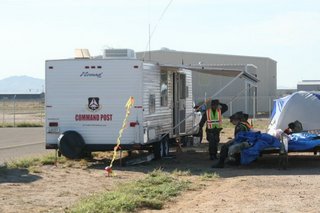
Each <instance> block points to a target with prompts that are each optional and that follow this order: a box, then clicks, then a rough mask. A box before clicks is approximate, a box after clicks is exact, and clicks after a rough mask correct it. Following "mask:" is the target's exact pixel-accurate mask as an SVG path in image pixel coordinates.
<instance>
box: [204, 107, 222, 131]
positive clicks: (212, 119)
mask: <svg viewBox="0 0 320 213" xmlns="http://www.w3.org/2000/svg"><path fill="white" fill-rule="evenodd" d="M206 113H207V128H208V129H213V128H221V124H222V116H221V110H220V109H217V110H216V113H213V111H212V109H211V108H209V109H207V111H206Z"/></svg>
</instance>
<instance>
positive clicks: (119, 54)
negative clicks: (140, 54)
mask: <svg viewBox="0 0 320 213" xmlns="http://www.w3.org/2000/svg"><path fill="white" fill-rule="evenodd" d="M103 58H125V59H128V58H136V53H135V52H134V50H131V49H105V50H103Z"/></svg>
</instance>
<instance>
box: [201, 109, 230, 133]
mask: <svg viewBox="0 0 320 213" xmlns="http://www.w3.org/2000/svg"><path fill="white" fill-rule="evenodd" d="M220 106H221V109H220V110H221V115H222V114H223V113H225V112H226V111H228V106H227V104H223V103H220ZM206 121H207V113H206V112H205V113H204V114H203V115H202V118H201V121H200V123H199V126H200V129H201V128H202V127H203V125H204V124H205V122H206Z"/></svg>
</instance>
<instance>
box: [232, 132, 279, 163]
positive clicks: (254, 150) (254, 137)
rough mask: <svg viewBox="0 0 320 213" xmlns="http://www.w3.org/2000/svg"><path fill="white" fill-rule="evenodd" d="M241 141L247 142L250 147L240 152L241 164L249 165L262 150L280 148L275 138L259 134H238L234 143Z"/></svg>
mask: <svg viewBox="0 0 320 213" xmlns="http://www.w3.org/2000/svg"><path fill="white" fill-rule="evenodd" d="M243 141H247V142H249V144H250V145H251V147H250V148H247V149H244V150H242V151H241V164H249V163H251V162H252V161H254V160H255V159H257V158H258V157H259V156H260V152H261V150H263V149H266V148H269V147H281V142H280V141H279V140H278V139H277V138H275V137H273V136H271V135H269V134H267V133H261V132H239V133H238V134H237V136H236V138H235V143H240V142H243Z"/></svg>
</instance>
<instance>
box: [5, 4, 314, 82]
mask: <svg viewBox="0 0 320 213" xmlns="http://www.w3.org/2000/svg"><path fill="white" fill-rule="evenodd" d="M0 26H1V27H0V35H1V36H0V48H1V49H0V65H1V68H0V80H1V79H4V78H7V77H10V76H21V75H28V76H31V77H35V78H41V79H44V76H45V74H44V67H45V60H48V59H63V58H72V57H74V50H75V49H76V48H87V49H89V51H90V54H91V55H101V54H102V50H103V49H105V48H129V49H133V50H135V51H137V52H138V51H145V50H148V49H149V48H148V37H149V28H150V32H151V33H152V32H153V34H152V37H151V42H150V43H151V45H150V49H151V50H159V49H161V48H163V47H166V48H169V49H173V50H179V51H189V52H205V53H217V54H230V55H246V56H260V57H268V58H272V59H273V60H275V61H277V85H278V86H277V87H278V88H296V85H297V83H298V82H299V81H301V80H320V72H319V70H318V69H319V62H320V1H318V0H303V1H302V0H299V1H298V0H223V1H221V0H113V1H111V0H110V1H109V0H0Z"/></svg>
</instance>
